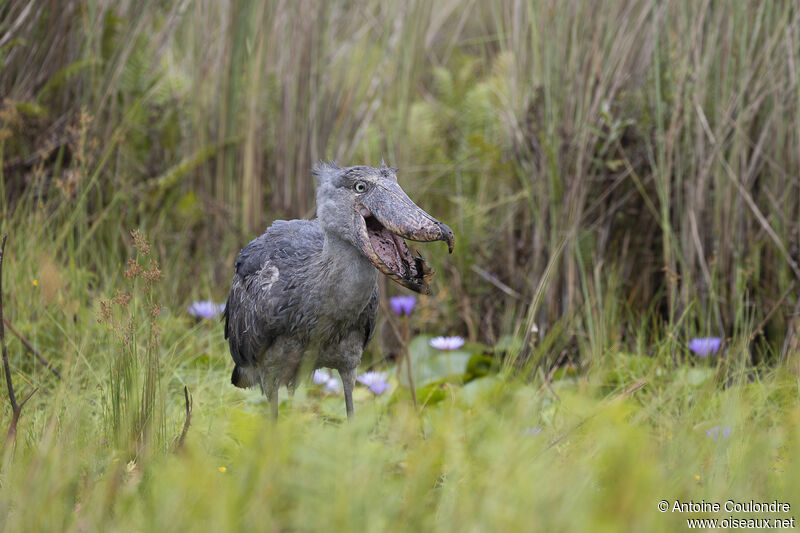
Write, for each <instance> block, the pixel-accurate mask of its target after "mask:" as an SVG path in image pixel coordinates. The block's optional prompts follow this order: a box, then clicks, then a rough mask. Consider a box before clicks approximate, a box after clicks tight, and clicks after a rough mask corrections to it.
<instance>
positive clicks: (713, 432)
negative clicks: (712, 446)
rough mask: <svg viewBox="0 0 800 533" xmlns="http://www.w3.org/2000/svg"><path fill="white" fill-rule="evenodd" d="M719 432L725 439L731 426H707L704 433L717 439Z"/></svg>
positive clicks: (728, 435) (729, 433) (729, 432)
mask: <svg viewBox="0 0 800 533" xmlns="http://www.w3.org/2000/svg"><path fill="white" fill-rule="evenodd" d="M720 433H722V437H723V438H725V439H727V438H730V436H731V427H730V426H725V427H722V426H714V427H713V428H709V429H707V430H706V435H708V436H709V437H710V438H711V439H713V440H717V439H718V438H719V435H720Z"/></svg>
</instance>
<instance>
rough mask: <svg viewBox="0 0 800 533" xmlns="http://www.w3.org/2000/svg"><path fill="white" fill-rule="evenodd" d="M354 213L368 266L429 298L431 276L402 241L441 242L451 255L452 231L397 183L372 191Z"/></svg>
mask: <svg viewBox="0 0 800 533" xmlns="http://www.w3.org/2000/svg"><path fill="white" fill-rule="evenodd" d="M356 210H357V212H356V217H357V218H359V219H360V221H356V222H357V226H358V227H359V236H358V237H359V239H358V241H359V247H360V248H361V251H362V252H363V253H364V255H366V256H367V258H368V259H369V260H370V262H371V263H372V264H373V265H375V267H376V268H377V269H378V270H380V271H381V272H383V273H384V274H386V275H387V276H389V277H390V278H392V279H393V280H394V281H396V282H397V283H399V284H400V285H402V286H403V287H407V288H409V289H411V290H412V291H416V292H419V293H422V294H430V292H431V290H430V287H429V286H428V282H429V281H430V279H431V278H432V277H433V272H432V271H431V269H430V268H429V267H428V265H427V264H425V260H424V259H423V258H422V256H421V255H419V252H416V251H414V253H412V251H411V250H410V249H409V247H408V245H407V244H406V242H405V240H404V239H409V240H412V241H418V242H430V241H444V242H446V243H447V247H448V249H449V251H450V253H453V246H454V245H455V236H454V235H453V230H451V229H450V228H449V227H448V226H447V225H446V224H442V223H441V222H439V221H438V220H436V219H435V218H433V217H432V216H430V215H429V214H428V213H426V212H425V211H423V210H422V209H421V208H420V207H419V206H417V205H416V204H415V203H414V202H412V201H411V199H410V198H409V197H408V195H406V193H405V192H404V191H403V189H401V188H400V186H399V185H397V184H396V183H382V184H380V185H379V186H377V187H375V188H374V189H373V190H372V191H370V192H369V193H367V194H366V195H364V197H363V198H362V200H361V203H360V205H358V206H357V208H356Z"/></svg>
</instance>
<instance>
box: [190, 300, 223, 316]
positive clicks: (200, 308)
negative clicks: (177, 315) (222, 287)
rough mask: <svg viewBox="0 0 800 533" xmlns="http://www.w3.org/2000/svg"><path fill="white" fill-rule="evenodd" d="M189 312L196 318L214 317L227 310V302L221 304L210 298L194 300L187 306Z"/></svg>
mask: <svg viewBox="0 0 800 533" xmlns="http://www.w3.org/2000/svg"><path fill="white" fill-rule="evenodd" d="M187 310H188V311H189V314H190V315H192V316H193V317H196V318H214V317H215V316H217V315H218V314H220V313H221V312H223V311H224V310H225V302H222V303H221V304H218V303H214V302H212V301H210V300H202V301H199V302H192V303H191V305H189V307H188V308H187Z"/></svg>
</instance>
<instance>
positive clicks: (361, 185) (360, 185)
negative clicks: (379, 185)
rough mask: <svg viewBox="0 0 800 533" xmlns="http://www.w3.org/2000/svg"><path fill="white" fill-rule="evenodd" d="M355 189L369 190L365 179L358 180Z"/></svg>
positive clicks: (360, 190) (358, 190) (357, 190)
mask: <svg viewBox="0 0 800 533" xmlns="http://www.w3.org/2000/svg"><path fill="white" fill-rule="evenodd" d="M353 189H355V191H356V192H365V191H366V190H367V184H366V183H364V182H363V181H357V182H356V184H355V185H354V186H353Z"/></svg>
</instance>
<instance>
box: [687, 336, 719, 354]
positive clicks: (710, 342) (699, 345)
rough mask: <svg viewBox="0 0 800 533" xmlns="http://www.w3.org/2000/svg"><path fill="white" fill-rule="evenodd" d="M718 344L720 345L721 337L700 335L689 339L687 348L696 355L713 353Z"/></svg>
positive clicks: (716, 349) (717, 348)
mask: <svg viewBox="0 0 800 533" xmlns="http://www.w3.org/2000/svg"><path fill="white" fill-rule="evenodd" d="M720 346H722V339H720V338H719V337H700V338H697V339H692V340H690V341H689V349H690V350H691V351H693V352H694V353H695V355H697V356H698V357H708V356H709V355H712V354H715V353H717V351H718V350H719V347H720Z"/></svg>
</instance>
